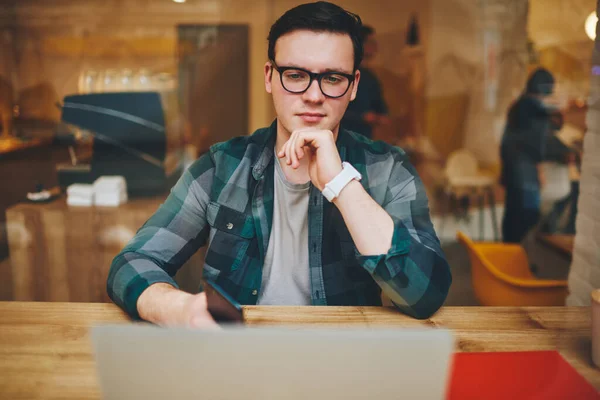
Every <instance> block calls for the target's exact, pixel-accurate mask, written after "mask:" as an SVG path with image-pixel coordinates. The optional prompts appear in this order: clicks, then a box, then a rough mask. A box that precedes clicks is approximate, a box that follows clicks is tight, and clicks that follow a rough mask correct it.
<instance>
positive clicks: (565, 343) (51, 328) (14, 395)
mask: <svg viewBox="0 0 600 400" xmlns="http://www.w3.org/2000/svg"><path fill="white" fill-rule="evenodd" d="M244 314H245V316H246V319H247V321H248V324H249V325H251V326H276V325H279V326H280V325H292V326H309V327H327V328H340V329H342V328H348V327H370V328H375V327H398V328H403V327H445V328H450V329H452V330H453V331H454V333H455V335H456V350H457V351H460V352H474V351H524V350H558V351H559V352H560V353H561V354H562V356H563V357H564V358H565V359H566V360H567V361H568V362H569V363H570V364H571V365H572V366H573V367H574V368H576V369H577V371H579V373H580V374H581V375H582V376H584V377H585V378H586V379H587V380H588V381H589V382H590V383H592V384H593V385H594V386H595V387H596V388H597V389H600V370H598V369H596V368H594V367H593V366H592V364H591V355H590V352H591V348H590V309H589V308H588V307H527V308H518V307H446V308H443V309H442V310H440V311H439V312H438V313H437V314H436V315H435V316H434V317H432V318H430V319H428V320H424V321H418V320H415V319H412V318H410V317H407V316H404V315H402V314H399V313H398V312H396V311H395V310H393V309H391V308H384V307H260V306H255V307H244ZM127 322H128V318H127V316H126V315H125V314H124V313H123V312H122V311H121V310H120V309H118V308H117V307H116V306H114V305H113V304H101V303H41V302H37V303H36V302H34V303H28V302H0V398H2V399H4V398H7V399H41V398H44V399H59V398H60V399H97V398H99V396H100V394H99V388H98V384H97V381H96V376H95V370H94V362H93V358H92V353H91V343H90V340H89V330H88V329H89V327H90V326H92V325H94V324H99V323H127Z"/></svg>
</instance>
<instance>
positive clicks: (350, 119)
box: [342, 25, 389, 138]
mask: <svg viewBox="0 0 600 400" xmlns="http://www.w3.org/2000/svg"><path fill="white" fill-rule="evenodd" d="M361 36H362V38H363V48H364V57H363V62H362V63H361V65H360V68H359V69H360V85H359V86H358V92H357V93H356V98H355V99H354V100H353V101H351V102H350V104H349V105H348V109H347V110H346V113H345V114H344V118H343V119H342V127H343V128H345V129H348V130H350V131H353V132H356V133H360V134H361V135H364V136H366V137H368V138H372V136H373V128H374V127H375V126H377V125H382V124H386V123H388V122H389V117H388V116H387V113H388V109H387V105H386V104H385V100H384V99H383V92H382V89H381V85H380V83H379V80H378V79H377V77H376V76H375V74H374V73H373V72H372V71H371V70H370V69H369V68H368V67H367V66H368V64H369V62H370V61H371V60H373V59H374V58H375V56H376V55H377V40H376V39H375V30H374V29H373V28H372V27H370V26H368V25H363V27H362V29H361Z"/></svg>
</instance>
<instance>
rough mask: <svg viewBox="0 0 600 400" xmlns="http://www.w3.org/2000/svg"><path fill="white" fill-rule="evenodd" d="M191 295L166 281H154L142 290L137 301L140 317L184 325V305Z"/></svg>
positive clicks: (168, 324) (167, 323) (185, 322)
mask: <svg viewBox="0 0 600 400" xmlns="http://www.w3.org/2000/svg"><path fill="white" fill-rule="evenodd" d="M191 297H193V295H191V294H189V293H186V292H184V291H181V290H179V289H176V288H174V287H173V286H171V285H169V284H168V283H155V284H154V285H151V286H149V287H148V288H147V289H146V290H144V291H143V292H142V294H141V295H140V297H139V298H138V302H137V310H138V313H139V314H140V317H141V318H142V319H143V320H145V321H148V322H152V323H154V324H157V325H164V326H178V325H181V326H184V325H186V324H187V322H188V321H185V320H184V310H185V308H186V307H185V305H186V303H188V302H189V301H190V298H191Z"/></svg>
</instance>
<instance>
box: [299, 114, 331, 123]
mask: <svg viewBox="0 0 600 400" xmlns="http://www.w3.org/2000/svg"><path fill="white" fill-rule="evenodd" d="M298 116H299V117H300V118H302V119H303V120H304V121H306V122H318V121H320V120H321V119H322V118H324V117H325V114H321V113H300V114H298Z"/></svg>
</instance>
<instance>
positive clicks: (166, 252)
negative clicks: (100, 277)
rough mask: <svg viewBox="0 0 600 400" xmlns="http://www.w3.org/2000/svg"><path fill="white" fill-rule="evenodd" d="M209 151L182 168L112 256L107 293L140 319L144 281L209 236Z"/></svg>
mask: <svg viewBox="0 0 600 400" xmlns="http://www.w3.org/2000/svg"><path fill="white" fill-rule="evenodd" d="M214 171H215V168H214V162H213V160H212V158H211V154H210V153H207V154H205V155H204V156H202V157H201V158H199V159H198V160H197V161H196V162H195V163H193V164H192V165H191V166H190V168H189V169H188V170H186V171H185V172H184V173H183V175H182V176H181V178H180V179H179V181H178V182H177V183H176V184H175V186H174V187H173V188H172V189H171V193H170V194H169V196H168V197H167V199H166V201H165V202H164V203H163V204H162V205H161V206H160V207H159V208H158V210H157V211H156V212H155V213H154V215H152V216H151V217H150V219H148V221H146V223H145V224H144V225H143V226H142V227H141V228H140V230H139V231H138V232H137V233H136V235H135V236H134V237H133V239H131V241H130V242H129V243H128V244H127V245H126V246H125V248H124V249H123V250H122V251H121V252H120V253H119V254H118V255H117V256H116V257H115V258H114V260H113V262H112V264H111V267H110V271H109V274H108V280H107V291H108V295H109V296H110V298H111V299H112V300H113V301H114V302H115V303H116V304H117V305H118V306H119V307H121V308H122V309H123V310H125V311H126V312H127V313H128V314H129V315H130V316H131V317H132V318H134V319H139V314H138V312H137V300H138V298H139V296H140V295H141V294H142V292H143V291H144V290H145V289H146V288H148V286H150V285H152V284H154V283H159V282H165V283H169V284H171V285H173V286H175V287H177V284H176V283H175V280H174V279H173V277H174V276H175V274H176V273H177V271H178V270H179V268H181V266H182V265H183V264H184V263H185V262H186V261H187V260H188V259H189V258H190V257H191V256H192V255H193V254H194V253H195V252H196V251H197V250H198V249H199V248H200V247H202V246H203V245H204V244H205V243H206V240H207V237H208V233H209V229H210V227H209V225H208V223H207V220H206V208H207V205H208V203H209V198H210V190H211V187H212V183H213V177H214Z"/></svg>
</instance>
